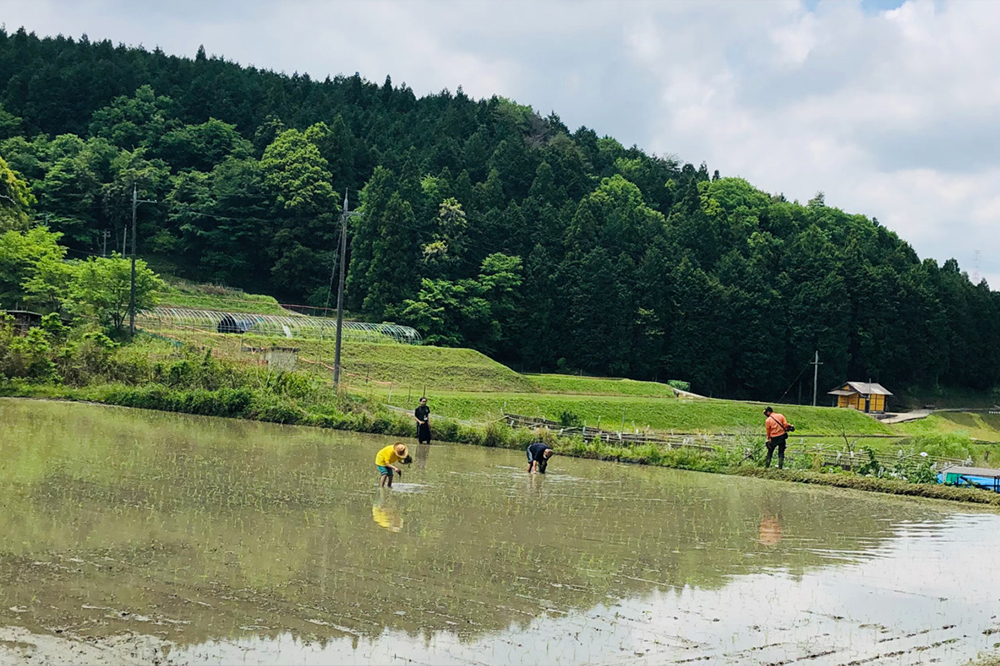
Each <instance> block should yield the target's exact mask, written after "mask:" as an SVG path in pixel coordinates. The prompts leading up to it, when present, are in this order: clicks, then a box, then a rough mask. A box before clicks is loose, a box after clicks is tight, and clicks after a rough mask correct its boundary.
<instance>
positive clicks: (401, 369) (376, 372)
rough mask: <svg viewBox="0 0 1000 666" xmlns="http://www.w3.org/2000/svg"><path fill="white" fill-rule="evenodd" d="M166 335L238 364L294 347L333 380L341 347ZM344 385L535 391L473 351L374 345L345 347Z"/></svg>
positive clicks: (304, 363) (309, 366)
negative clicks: (253, 350)
mask: <svg viewBox="0 0 1000 666" xmlns="http://www.w3.org/2000/svg"><path fill="white" fill-rule="evenodd" d="M162 333H163V334H164V335H169V336H172V337H175V338H177V339H179V340H183V341H184V342H190V343H194V344H198V345H201V346H206V347H211V348H213V349H214V350H217V352H220V353H222V354H224V355H226V356H229V357H234V358H240V357H242V358H244V359H246V358H249V355H248V354H246V353H245V352H241V351H240V349H241V345H246V346H250V347H265V348H266V347H270V346H272V345H277V346H281V347H294V348H296V349H298V350H299V351H298V356H299V358H300V359H302V360H300V362H299V368H300V369H302V370H307V371H312V372H314V373H317V374H319V375H322V376H323V377H325V378H326V379H329V380H332V379H333V373H332V372H331V370H330V368H332V367H333V363H334V356H335V352H336V345H335V342H334V341H333V340H308V339H303V338H294V339H291V340H290V339H287V338H278V337H265V336H259V335H253V334H250V333H248V334H246V335H221V334H218V333H212V332H206V331H184V330H165V331H162ZM341 364H342V367H343V370H344V377H343V381H344V384H345V385H346V386H347V387H348V388H349V389H351V390H354V391H358V392H361V391H368V390H373V391H375V392H387V391H388V390H389V388H390V386H391V387H392V388H393V391H394V393H396V394H398V393H400V392H406V391H408V392H409V393H410V394H411V395H412V394H419V393H422V392H423V390H424V387H427V390H428V391H429V392H430V391H449V390H450V391H456V390H472V391H482V392H495V391H515V392H531V391H534V389H535V387H534V385H533V384H532V383H531V382H530V381H529V380H527V379H526V378H524V377H522V376H521V375H519V374H518V373H516V372H514V371H513V370H511V369H510V368H508V367H507V366H505V365H503V364H501V363H497V362H496V361H494V360H492V359H490V358H489V357H488V356H484V355H483V354H480V353H479V352H477V351H474V350H472V349H454V348H448V347H432V346H429V345H403V344H396V343H387V344H373V343H368V342H354V341H349V340H348V341H345V342H344V343H343V346H342V349H341Z"/></svg>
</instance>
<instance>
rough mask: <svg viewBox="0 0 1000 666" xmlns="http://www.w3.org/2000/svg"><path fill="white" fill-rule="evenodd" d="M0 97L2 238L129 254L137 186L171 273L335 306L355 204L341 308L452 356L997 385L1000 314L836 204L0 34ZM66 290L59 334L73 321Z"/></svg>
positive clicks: (350, 101) (357, 101)
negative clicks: (13, 235) (813, 364)
mask: <svg viewBox="0 0 1000 666" xmlns="http://www.w3.org/2000/svg"><path fill="white" fill-rule="evenodd" d="M210 50H211V45H209V49H208V51H210ZM0 82H3V84H2V87H0V195H3V196H0V231H3V230H25V229H27V228H28V227H29V226H30V225H32V224H36V225H37V224H40V223H42V222H44V223H45V224H47V225H49V226H50V227H51V228H52V230H54V231H57V232H59V233H60V234H62V236H61V238H60V242H61V243H62V244H64V245H66V246H67V247H68V248H70V249H71V250H72V251H73V252H72V255H71V256H73V257H83V256H86V253H98V254H100V253H102V252H103V245H104V242H105V241H104V238H105V236H104V234H105V233H106V232H107V233H108V238H110V239H112V240H111V243H110V247H109V248H108V249H109V250H114V249H116V248H117V251H118V252H121V250H122V249H123V248H121V247H120V246H119V245H118V242H119V240H120V239H121V238H122V237H123V234H122V232H123V231H124V230H125V228H126V227H127V225H128V223H129V221H130V219H131V195H132V191H133V186H137V187H138V190H139V197H140V198H141V199H143V200H148V201H155V202H156V204H155V205H154V204H142V205H140V206H139V213H138V219H139V234H138V237H139V248H138V251H139V254H140V256H142V257H144V258H146V259H149V260H150V261H151V262H152V263H153V265H163V266H172V267H174V269H175V270H176V272H177V273H178V274H179V275H180V276H182V277H185V278H188V279H193V280H198V281H202V282H210V283H216V284H227V285H231V286H234V287H237V288H240V289H244V290H246V291H250V292H258V293H267V294H271V295H274V296H276V297H278V298H279V299H281V300H283V301H285V302H296V303H303V302H306V303H309V304H312V305H323V304H325V303H327V302H329V300H330V296H331V294H330V293H329V288H330V275H331V269H332V268H333V266H334V260H335V257H334V254H335V253H334V248H336V247H337V241H338V239H339V225H338V222H339V219H340V215H339V213H340V206H341V202H342V200H343V193H344V192H345V191H347V192H348V193H349V196H350V205H351V207H352V209H354V208H357V209H358V210H360V212H361V215H360V216H357V217H353V218H352V222H351V228H350V233H349V239H350V240H349V242H350V248H349V253H350V256H349V266H348V267H347V270H348V280H347V291H346V293H345V296H346V300H347V307H348V309H349V310H351V312H353V313H355V314H356V315H357V316H359V317H365V318H369V319H372V320H377V321H384V320H392V321H396V322H397V323H401V324H409V325H412V326H414V327H416V328H417V329H419V330H420V332H421V333H422V335H423V336H424V338H425V339H426V340H427V341H429V342H430V343H432V344H434V345H438V346H453V347H469V348H474V349H476V350H478V351H481V352H483V353H485V354H487V355H488V356H490V357H491V358H495V359H498V360H500V361H503V362H505V363H508V364H510V365H513V366H516V367H523V368H531V369H537V370H540V371H544V370H554V369H557V368H558V369H559V370H560V371H566V372H569V373H572V372H574V371H582V372H584V373H585V374H592V375H603V376H627V377H632V378H635V379H654V378H657V377H660V378H666V377H669V378H675V379H680V380H685V381H689V382H690V383H691V387H692V389H693V390H694V391H695V392H698V393H702V394H711V395H715V396H726V397H732V398H751V399H753V398H757V399H760V398H763V397H771V396H779V395H781V394H782V393H783V392H784V391H785V389H786V388H787V387H788V386H789V384H792V383H793V382H794V381H795V379H796V378H797V377H799V376H800V373H801V371H802V370H803V368H806V367H807V364H808V362H809V361H810V360H811V359H812V357H813V354H814V352H815V351H816V350H818V351H819V354H820V357H821V360H822V362H823V365H822V366H820V378H819V385H820V389H823V388H824V387H832V386H834V385H836V384H838V383H839V382H842V381H844V380H847V379H868V378H872V379H873V380H875V381H879V382H881V383H882V384H884V385H885V386H887V387H888V388H889V389H890V390H893V391H901V392H902V391H905V390H907V389H908V388H911V387H938V386H943V387H951V388H958V389H963V390H973V391H979V392H987V391H989V390H990V389H991V388H993V387H995V386H997V385H998V384H1000V294H998V293H997V292H995V291H991V290H990V289H989V287H988V286H987V285H986V284H985V283H980V284H972V283H971V282H970V281H969V278H968V276H967V275H966V274H965V273H963V272H962V271H961V269H960V267H959V265H958V263H957V262H956V261H954V260H948V261H946V262H944V263H943V264H939V263H938V262H937V261H935V260H932V259H924V260H921V258H920V257H918V256H917V255H916V253H915V252H914V251H913V249H912V248H911V247H910V246H909V245H908V244H907V243H906V242H905V241H904V240H902V239H901V238H899V236H898V235H897V234H896V233H894V232H893V231H891V230H889V229H886V228H885V227H884V226H882V225H881V224H879V222H878V221H877V220H875V219H872V218H868V217H865V216H864V215H861V214H854V213H848V212H844V211H842V210H839V209H838V208H836V207H835V206H833V205H828V202H826V201H825V199H824V197H823V195H822V193H818V194H817V195H816V196H815V197H813V198H812V199H811V200H809V201H808V202H805V203H800V202H793V201H788V200H786V198H785V197H784V196H782V195H781V194H780V193H768V192H763V191H761V190H759V189H757V188H756V187H754V186H753V185H752V184H751V183H749V182H747V181H745V180H743V179H740V178H727V177H724V175H723V174H719V173H718V172H713V171H712V170H710V168H709V167H708V166H707V165H705V164H702V165H700V166H698V165H697V162H698V158H697V156H689V158H692V159H693V163H684V162H683V161H681V160H678V159H675V158H673V157H660V156H656V155H652V154H650V153H648V152H644V151H643V150H641V149H640V148H638V147H631V148H629V147H626V146H623V145H622V144H621V143H620V142H619V141H617V140H615V139H614V138H613V137H608V136H605V137H602V136H599V135H598V134H597V133H596V132H594V131H593V130H591V129H588V128H586V127H580V128H576V129H572V128H569V127H567V126H566V125H565V124H564V123H563V122H562V120H561V119H560V117H559V116H558V115H557V114H555V113H552V114H550V115H548V116H544V117H543V116H542V115H540V114H538V113H536V112H535V111H534V110H533V109H531V108H530V107H527V106H524V105H522V104H518V103H517V102H515V101H512V100H508V99H504V98H501V97H492V98H489V99H472V98H470V97H468V96H467V95H465V94H464V92H462V90H461V88H457V89H455V90H454V91H449V90H444V91H441V92H440V93H437V94H433V95H427V96H424V97H417V96H416V95H415V94H414V92H413V90H411V89H410V88H408V87H407V86H405V85H395V84H393V82H392V80H391V79H389V78H388V77H387V78H386V80H385V81H384V82H383V83H375V82H370V81H365V80H363V79H362V78H360V77H359V76H357V75H355V76H337V77H333V78H330V79H327V80H323V81H318V80H313V79H311V78H310V77H309V76H307V75H293V76H286V75H282V74H279V73H275V72H269V71H262V70H260V69H256V68H253V67H242V66H240V65H238V64H236V63H233V62H230V61H227V60H225V59H224V58H223V57H217V56H212V57H210V56H209V55H208V52H207V51H206V50H205V49H199V51H198V53H197V54H196V55H195V57H194V58H184V57H176V56H172V55H168V54H166V53H163V52H162V51H160V50H155V51H152V52H151V51H147V50H145V49H143V48H141V47H126V46H124V45H115V44H112V43H111V42H108V41H103V42H91V41H90V40H88V39H87V38H86V37H82V38H80V39H73V38H69V37H63V36H60V37H56V38H44V39H43V38H39V37H37V36H35V35H33V34H28V33H27V32H25V31H24V30H14V31H12V32H8V31H7V29H5V28H0ZM458 83H460V82H457V81H456V85H457V84H458ZM831 203H832V202H831ZM49 277H51V276H50V275H49V274H48V273H44V272H43V273H42V274H41V275H40V282H38V283H33V289H34V291H33V292H32V294H30V296H31V298H32V299H33V301H34V304H33V307H37V308H39V309H41V310H42V311H50V310H51V311H54V310H59V309H60V307H61V303H62V301H61V298H60V295H59V286H60V285H59V284H58V283H51V284H49V283H44V282H45V280H46V279H48V278H49ZM36 287H37V288H36ZM23 297H24V294H23V293H20V292H19V290H18V289H9V290H8V289H0V298H2V305H4V306H7V307H10V306H12V305H14V304H16V303H18V302H23V301H19V300H18V299H19V298H20V299H23ZM186 298H187V302H189V303H190V302H194V301H195V300H197V299H195V298H194V295H188V297H186ZM765 369H766V370H765ZM804 388H805V389H806V390H808V389H809V388H810V387H809V386H808V385H806V386H805V387H804ZM797 389H798V387H794V386H793V387H792V389H791V390H793V391H797ZM913 394H914V395H919V394H920V392H919V391H914V392H913Z"/></svg>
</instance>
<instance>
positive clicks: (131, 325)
mask: <svg viewBox="0 0 1000 666" xmlns="http://www.w3.org/2000/svg"><path fill="white" fill-rule="evenodd" d="M141 203H156V202H155V201H152V200H149V199H140V198H139V191H138V188H137V187H136V184H135V183H134V182H133V183H132V285H131V288H130V289H129V293H128V330H129V334H130V335H132V336H135V236H136V234H135V213H136V209H137V208H138V207H139V204H141Z"/></svg>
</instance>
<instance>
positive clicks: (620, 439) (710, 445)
mask: <svg viewBox="0 0 1000 666" xmlns="http://www.w3.org/2000/svg"><path fill="white" fill-rule="evenodd" d="M503 418H504V420H505V421H506V422H507V425H508V426H510V427H511V428H540V427H544V428H548V429H549V430H551V431H552V432H554V433H556V434H557V435H559V436H561V437H574V436H575V437H580V438H582V439H583V441H585V442H593V441H594V440H599V441H602V442H607V443H609V444H619V445H622V446H636V445H645V444H654V445H658V446H665V447H667V448H671V449H676V448H689V449H698V450H701V451H716V450H718V449H720V448H723V449H728V448H734V447H742V448H743V451H744V455H746V456H747V457H749V456H750V453H751V451H752V447H751V446H745V445H744V444H743V443H742V442H740V438H739V436H738V435H736V434H727V433H717V434H701V433H682V434H670V435H667V434H666V433H652V432H618V431H611V430H601V429H600V428H591V427H588V426H572V427H567V426H564V425H562V424H560V423H559V422H557V421H549V420H548V419H543V418H538V417H534V416H522V415H520V414H504V416H503ZM798 439H799V442H798V444H795V443H794V442H792V441H789V443H788V450H789V452H792V453H801V454H806V455H810V456H814V457H815V456H818V457H820V458H821V460H822V463H821V464H822V465H823V466H825V467H841V468H843V469H847V470H850V469H853V468H855V467H858V466H860V465H863V464H864V463H867V462H869V461H870V456H869V453H868V451H866V450H863V449H861V450H859V449H855V448H853V447H851V446H848V445H845V446H844V447H840V448H835V447H827V446H824V445H822V444H819V445H807V444H806V440H805V438H804V437H799V438H798ZM873 455H874V458H875V459H876V460H877V461H878V462H879V463H880V464H881V465H882V466H883V467H886V468H889V469H891V468H892V467H893V466H895V465H896V464H897V463H899V462H901V461H903V462H907V461H910V460H913V459H917V458H921V459H927V460H929V461H930V462H931V463H932V464H933V465H934V468H935V469H939V470H940V469H944V468H945V467H949V466H951V465H961V464H972V461H971V460H962V459H959V458H945V457H942V456H920V454H919V453H891V452H887V451H885V452H884V451H876V452H874V454H873Z"/></svg>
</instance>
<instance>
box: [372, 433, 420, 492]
mask: <svg viewBox="0 0 1000 666" xmlns="http://www.w3.org/2000/svg"><path fill="white" fill-rule="evenodd" d="M407 458H409V455H408V454H407V452H406V444H403V443H402V442H396V443H395V444H390V445H389V446H386V447H385V448H383V449H381V450H380V451H379V452H378V453H377V454H376V455H375V467H377V468H378V473H379V475H380V477H379V483H378V485H379V487H389V488H392V474H393V472H395V473H396V474H399V476H400V478H402V476H403V470H401V469H399V468H398V467H396V466H395V465H393V463H395V462H400V461H403V462H406V459H407ZM411 460H412V458H411Z"/></svg>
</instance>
